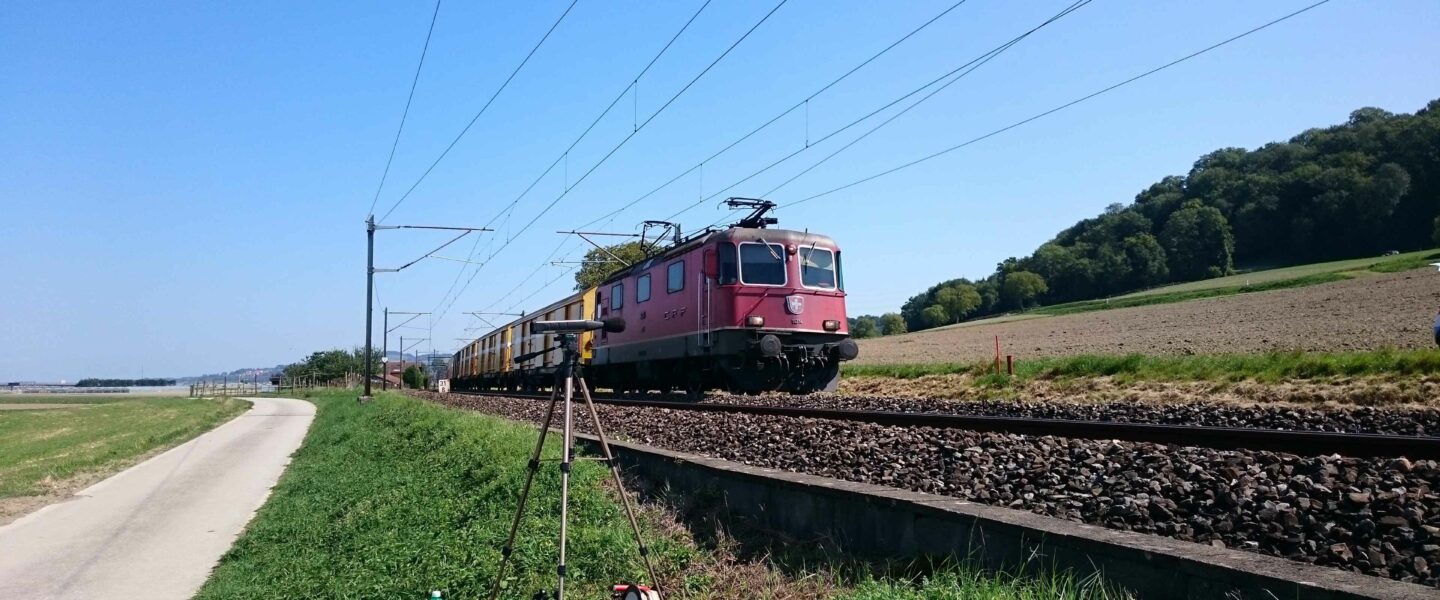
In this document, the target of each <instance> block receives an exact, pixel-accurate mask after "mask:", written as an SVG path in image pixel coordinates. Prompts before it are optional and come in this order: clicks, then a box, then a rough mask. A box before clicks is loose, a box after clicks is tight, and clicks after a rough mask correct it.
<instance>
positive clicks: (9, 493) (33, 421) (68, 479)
mask: <svg viewBox="0 0 1440 600" xmlns="http://www.w3.org/2000/svg"><path fill="white" fill-rule="evenodd" d="M24 400H25V401H26V402H27V403H32V404H33V403H49V404H73V405H72V406H67V407H64V408H49V409H35V410H6V411H0V523H4V522H8V521H9V520H11V519H13V518H15V517H18V516H20V515H21V514H23V513H25V512H28V511H29V510H31V509H34V508H37V507H39V506H42V505H43V504H45V503H46V502H48V501H50V500H53V499H55V498H56V497H58V496H59V495H61V494H64V493H68V492H72V491H75V490H78V489H80V488H81V487H84V486H85V485H88V484H89V483H90V482H93V481H98V480H99V479H101V478H103V477H104V476H106V475H108V474H110V473H114V472H117V471H120V470H123V469H124V468H126V467H129V466H130V465H133V464H135V463H137V462H139V461H140V460H141V459H142V458H144V457H146V456H149V455H151V454H153V453H155V452H158V451H160V450H164V449H166V448H170V447H173V446H175V445H177V444H180V443H182V442H184V441H185V440H189V439H190V438H193V437H195V436H196V435H199V434H200V433H203V432H205V431H208V430H210V429H211V428H213V427H215V426H216V425H218V424H220V423H222V422H224V421H227V420H229V419H230V418H232V417H234V416H235V415H238V414H240V413H241V412H243V411H244V410H246V409H247V408H248V407H249V403H247V402H243V401H240V400H232V399H227V400H191V399H185V398H139V399H137V398H133V397H132V398H100V397H96V398H91V397H88V396H83V397H82V396H73V397H65V398H55V397H50V398H44V397H26V398H25V399H24ZM86 400H93V401H92V402H85V401H86ZM9 401H10V399H8V398H6V399H0V403H6V402H9Z"/></svg>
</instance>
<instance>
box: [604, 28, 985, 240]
mask: <svg viewBox="0 0 1440 600" xmlns="http://www.w3.org/2000/svg"><path fill="white" fill-rule="evenodd" d="M965 1H966V0H960V1H959V2H956V3H954V4H951V5H950V6H949V7H948V8H946V9H945V10H943V11H941V12H940V13H939V14H936V15H935V16H933V17H931V18H930V19H929V20H928V21H925V22H924V23H921V24H920V26H918V27H916V28H915V29H912V30H910V32H909V33H907V34H905V35H904V36H901V37H900V39H897V40H895V41H894V42H891V43H890V44H889V45H888V46H885V47H884V48H882V49H880V51H879V52H876V53H874V54H872V55H870V57H869V58H866V59H865V60H864V61H862V62H860V64H857V65H855V66H854V67H852V68H851V69H850V70H848V71H846V72H845V73H844V74H842V75H840V76H839V77H836V78H835V79H832V80H830V82H829V83H826V84H825V85H823V86H821V87H820V89H818V90H815V91H814V92H812V93H811V94H810V95H808V96H806V97H805V98H803V99H802V100H800V101H799V102H796V103H795V104H793V105H791V106H790V108H787V109H785V110H783V111H781V112H780V113H779V114H777V115H775V116H774V117H771V118H770V119H769V120H768V121H766V122H764V123H762V124H761V125H760V126H759V127H756V128H755V129H752V130H750V132H749V133H746V134H745V135H742V136H740V137H739V138H737V139H736V140H735V141H733V142H730V143H729V144H728V145H726V146H725V147H724V148H721V149H720V150H718V151H716V152H715V153H714V154H711V155H710V156H708V157H706V158H705V159H703V160H701V161H700V162H698V163H696V164H695V166H693V167H690V168H689V169H686V170H684V171H681V172H680V173H679V174H678V175H676V176H674V177H672V178H670V180H669V181H666V182H665V183H662V184H660V185H659V186H657V187H656V188H655V189H653V190H650V191H649V192H646V193H645V194H643V195H641V196H640V197H638V198H635V199H634V200H631V201H630V202H628V203H626V204H624V205H622V206H621V207H619V208H617V209H615V210H612V211H610V212H608V213H606V214H603V215H600V216H598V217H596V218H595V219H593V220H591V221H590V222H588V223H585V224H584V225H581V226H580V227H579V229H584V228H586V227H589V226H591V225H594V224H595V223H598V222H600V220H602V219H605V218H607V217H612V216H615V215H618V214H620V213H621V212H624V211H625V210H627V209H629V208H630V207H633V206H635V205H636V204H638V203H640V202H642V201H644V200H645V199H646V198H649V197H650V196H653V195H655V194H656V193H658V192H660V190H663V189H665V188H667V187H670V185H671V184H673V183H675V182H676V181H679V180H680V179H681V178H682V177H685V176H686V175H689V174H691V173H693V172H695V171H696V170H699V169H701V168H702V167H703V166H704V165H705V163H707V162H710V161H712V160H715V159H716V158H718V157H719V156H720V155H722V154H724V153H726V152H729V151H730V149H732V148H734V147H735V146H738V145H740V144H741V143H742V142H744V141H745V140H748V139H750V138H751V137H752V136H754V135H755V134H757V133H760V132H761V131H763V130H765V129H767V128H769V127H770V126H771V125H773V124H775V122H776V121H779V120H780V119H782V118H785V117H786V116H788V115H789V114H791V113H793V112H795V111H796V110H799V109H800V108H802V107H805V106H807V105H809V103H810V101H811V100H814V99H815V98H816V97H817V96H819V95H820V94H823V93H825V91H827V90H829V89H830V88H832V87H835V85H836V84H839V83H840V82H841V81H844V80H845V79H846V78H848V77H850V76H851V75H854V74H855V72H856V71H859V70H860V69H862V68H864V67H865V66H866V65H869V64H870V63H872V62H874V61H875V60H876V59H878V58H880V57H881V56H883V55H884V54H886V53H888V52H889V51H890V50H892V49H894V48H895V47H896V46H899V45H900V44H901V43H903V42H905V41H906V40H908V39H910V38H911V37H914V36H915V34H917V33H920V31H922V30H924V29H925V28H927V27H929V26H930V25H932V24H934V23H935V22H936V21H938V20H940V18H941V17H944V16H945V15H947V14H950V12H951V11H953V10H955V9H956V8H959V7H960V5H962V4H964V3H965Z"/></svg>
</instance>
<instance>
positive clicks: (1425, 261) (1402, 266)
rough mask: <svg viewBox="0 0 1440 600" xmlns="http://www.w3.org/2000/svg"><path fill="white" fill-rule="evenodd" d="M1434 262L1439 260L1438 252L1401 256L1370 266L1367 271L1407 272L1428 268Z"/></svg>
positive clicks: (1439, 253) (1439, 254)
mask: <svg viewBox="0 0 1440 600" xmlns="http://www.w3.org/2000/svg"><path fill="white" fill-rule="evenodd" d="M1436 260H1440V252H1435V253H1428V254H1426V253H1418V252H1417V253H1411V254H1402V255H1399V256H1396V257H1393V258H1390V259H1389V260H1384V261H1381V262H1378V263H1375V264H1373V265H1370V268H1369V270H1371V271H1374V272H1376V273H1395V272H1398V271H1408V270H1410V269H1418V268H1420V267H1428V266H1430V263H1433V262H1435V261H1436Z"/></svg>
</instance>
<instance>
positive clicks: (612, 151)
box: [447, 0, 789, 312]
mask: <svg viewBox="0 0 1440 600" xmlns="http://www.w3.org/2000/svg"><path fill="white" fill-rule="evenodd" d="M788 1H789V0H780V2H778V3H776V4H775V6H774V7H773V8H771V9H770V11H769V12H767V13H765V16H763V17H761V18H760V20H758V21H756V22H755V24H754V25H751V26H750V28H749V29H747V30H746V31H745V33H744V34H742V35H741V36H740V37H739V38H738V39H736V40H735V41H734V42H733V43H731V44H730V46H729V47H727V48H726V49H725V51H724V52H721V53H720V55H719V56H717V57H715V59H714V60H712V61H711V62H710V64H708V65H706V66H705V68H704V69H702V70H701V71H700V73H699V74H697V75H695V77H694V78H692V79H690V81H689V82H688V83H686V84H685V85H684V87H682V88H680V91H678V92H675V94H674V95H673V96H671V97H670V99H669V100H667V101H665V103H664V104H662V105H661V106H660V108H659V109H657V110H656V111H655V112H654V113H651V115H650V116H649V117H647V118H646V119H645V120H644V121H642V122H641V123H639V124H638V125H636V127H635V129H634V131H631V132H630V134H628V135H626V136H625V137H624V138H623V139H621V140H620V142H619V143H618V144H616V145H615V146H614V147H613V148H611V149H610V151H609V152H607V153H606V154H605V155H604V156H603V157H601V158H600V160H599V161H597V162H596V163H595V164H594V165H591V167H590V168H589V169H588V170H586V171H585V173H584V174H582V175H581V176H580V177H579V178H578V179H576V180H575V182H574V183H573V184H570V185H568V186H566V187H565V189H564V190H562V191H561V193H560V194H559V195H558V196H556V197H555V199H554V200H551V201H550V203H549V204H547V205H546V206H545V208H543V209H542V210H541V211H540V212H539V213H537V214H536V215H535V216H534V217H532V218H531V219H530V220H529V221H528V222H526V223H525V225H524V226H523V227H521V228H520V229H519V230H518V231H516V232H515V233H513V234H511V235H510V236H507V237H506V239H505V241H504V242H503V243H502V244H501V245H500V247H499V248H497V249H495V252H493V253H492V254H491V255H490V256H489V257H488V258H486V259H485V260H484V261H483V262H484V263H486V264H488V263H489V262H490V260H492V259H493V258H494V257H495V256H496V255H498V254H499V253H500V252H501V251H503V250H505V248H507V247H509V245H510V243H511V242H513V241H514V240H515V239H516V238H518V237H520V236H521V235H523V234H524V233H525V232H526V231H528V230H529V229H530V228H531V227H532V226H534V225H535V223H536V222H537V221H539V220H540V218H541V217H543V216H545V215H546V214H547V213H549V212H550V210H551V209H553V208H555V205H556V204H558V203H559V202H560V200H562V199H564V198H565V196H567V195H569V193H570V191H571V190H573V189H575V187H576V186H578V185H580V183H581V182H583V181H584V180H585V179H586V178H588V177H589V176H590V175H591V174H593V173H594V172H595V171H596V170H597V169H599V168H600V167H601V166H602V165H604V164H605V162H606V161H608V160H610V157H612V156H614V155H615V153H616V152H619V151H620V149H621V148H622V147H624V146H625V144H626V143H628V142H629V141H630V140H631V139H634V137H635V136H636V135H637V134H639V133H640V131H641V130H643V129H645V126H646V125H649V124H650V123H651V122H652V121H654V120H655V118H656V117H659V116H660V114H661V113H663V112H665V110H666V109H668V108H669V107H670V105H671V104H674V103H675V101H676V100H678V99H679V98H680V96H682V95H684V94H685V92H686V91H688V90H689V89H690V88H691V87H692V86H694V85H695V83H696V82H698V81H700V79H701V78H702V77H704V76H705V74H706V73H709V72H710V70H711V69H713V68H714V67H715V65H717V64H719V63H720V61H722V60H724V59H725V57H726V56H729V55H730V53H731V52H732V51H734V50H735V48H737V47H739V45H740V44H741V43H742V42H744V41H745V40H746V39H747V38H749V37H750V35H751V34H753V33H755V31H756V30H757V29H759V28H760V26H761V25H763V24H765V22H766V21H768V20H770V17H772V16H774V15H775V13H776V12H777V11H779V10H780V7H782V6H784V5H785V4H786V2H788ZM483 267H484V264H482V265H479V266H477V267H476V268H475V270H474V271H473V272H471V274H470V278H469V279H468V280H466V282H465V285H464V286H462V288H461V293H463V291H464V290H465V289H468V288H469V286H470V283H471V282H472V281H474V280H475V276H476V275H477V274H479V273H480V269H482V268H483ZM458 295H459V294H457V296H458ZM452 304H453V300H452ZM447 312H448V311H447Z"/></svg>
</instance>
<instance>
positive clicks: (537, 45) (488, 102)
mask: <svg viewBox="0 0 1440 600" xmlns="http://www.w3.org/2000/svg"><path fill="white" fill-rule="evenodd" d="M579 3H580V0H571V2H570V5H569V6H567V7H565V12H563V13H560V17H559V18H558V19H555V22H554V23H553V24H551V25H550V29H548V30H546V31H545V35H543V36H541V37H540V41H538V42H536V43H535V46H534V47H533V48H531V49H530V52H529V53H528V54H526V55H525V58H524V60H521V61H520V64H518V65H515V70H513V71H511V72H510V76H509V77H506V78H505V81H504V83H501V84H500V87H499V88H496V90H495V93H493V94H491V95H490V99H489V100H486V101H485V105H484V106H481V107H480V110H479V111H477V112H476V113H475V116H474V117H471V118H470V122H469V123H466V124H465V127H464V128H463V129H461V130H460V133H458V134H456V135H455V139H453V140H450V144H449V145H448V146H446V147H445V150H443V151H441V152H440V156H437V157H435V161H434V162H432V163H430V166H429V167H427V168H426V169H425V172H423V173H421V174H420V178H419V179H416V180H415V183H414V184H413V185H411V186H410V189H408V190H405V193H404V194H401V195H400V198H399V199H397V200H395V203H394V204H392V205H390V208H389V209H388V210H386V211H385V214H383V215H381V216H380V222H384V221H385V219H386V218H388V217H389V216H390V213H393V212H395V209H396V208H399V207H400V204H401V203H402V202H404V201H405V199H406V198H409V197H410V194H411V193H413V192H414V191H415V188H417V187H420V183H421V182H423V181H425V178H426V177H429V176H430V172H431V171H434V170H435V167H436V166H437V165H439V164H440V161H442V160H445V156H446V155H448V154H450V151H451V150H452V149H454V148H455V144H458V143H460V138H463V137H465V134H466V133H468V132H469V131H470V128H471V127H473V126H474V125H475V122H476V121H479V120H480V116H481V115H483V114H485V111H486V110H487V109H489V108H490V105H491V104H493V103H494V102H495V99H496V98H499V97H500V93H501V92H503V91H505V88H506V87H509V85H510V82H511V81H512V80H514V79H515V76H516V75H518V74H519V73H520V69H523V68H524V67H525V64H526V63H528V62H530V58H531V57H533V56H535V52H536V51H538V50H540V46H542V45H544V44H545V40H548V39H550V34H552V33H555V28H557V27H559V26H560V22H561V21H564V20H565V17H566V15H569V14H570V11H571V10H572V9H574V8H575V5H576V4H579Z"/></svg>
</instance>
